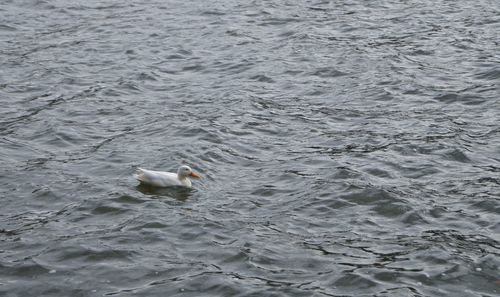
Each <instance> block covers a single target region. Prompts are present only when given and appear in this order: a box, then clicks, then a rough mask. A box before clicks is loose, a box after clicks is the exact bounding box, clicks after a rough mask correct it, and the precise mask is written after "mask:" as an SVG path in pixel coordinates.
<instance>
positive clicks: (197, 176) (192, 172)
mask: <svg viewBox="0 0 500 297" xmlns="http://www.w3.org/2000/svg"><path fill="white" fill-rule="evenodd" d="M189 176H192V177H194V178H201V176H200V175H199V174H198V173H196V172H194V171H191V173H190V174H189Z"/></svg>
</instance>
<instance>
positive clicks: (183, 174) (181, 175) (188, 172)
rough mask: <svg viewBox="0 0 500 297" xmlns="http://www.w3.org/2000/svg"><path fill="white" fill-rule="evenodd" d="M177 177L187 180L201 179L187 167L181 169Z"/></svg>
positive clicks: (183, 166)
mask: <svg viewBox="0 0 500 297" xmlns="http://www.w3.org/2000/svg"><path fill="white" fill-rule="evenodd" d="M177 176H179V178H180V179H182V178H186V177H194V178H200V176H199V175H198V173H196V172H194V171H193V170H192V169H191V167H189V166H187V165H182V166H181V167H179V170H177Z"/></svg>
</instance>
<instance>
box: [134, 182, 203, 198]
mask: <svg viewBox="0 0 500 297" xmlns="http://www.w3.org/2000/svg"><path fill="white" fill-rule="evenodd" d="M135 188H136V189H137V190H138V191H139V192H141V193H142V194H144V195H151V196H166V197H171V198H175V199H176V200H179V201H182V202H184V201H186V200H187V199H188V198H189V197H191V196H192V195H193V194H192V193H193V189H189V188H186V187H168V188H161V187H154V186H150V185H145V184H142V183H141V184H139V185H138V186H136V187H135Z"/></svg>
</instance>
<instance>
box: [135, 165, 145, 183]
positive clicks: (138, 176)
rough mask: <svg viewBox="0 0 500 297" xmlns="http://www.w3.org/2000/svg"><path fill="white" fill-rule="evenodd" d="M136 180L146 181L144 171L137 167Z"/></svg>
mask: <svg viewBox="0 0 500 297" xmlns="http://www.w3.org/2000/svg"><path fill="white" fill-rule="evenodd" d="M133 176H134V178H135V179H136V180H138V181H141V182H142V181H144V178H145V176H144V169H142V168H140V167H137V169H136V171H135V173H134V174H133Z"/></svg>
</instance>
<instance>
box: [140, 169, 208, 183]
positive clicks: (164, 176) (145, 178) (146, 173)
mask: <svg viewBox="0 0 500 297" xmlns="http://www.w3.org/2000/svg"><path fill="white" fill-rule="evenodd" d="M189 176H191V177H195V178H199V177H200V176H199V175H198V174H196V173H195V172H193V171H192V170H191V168H189V166H185V165H184V166H181V167H179V170H177V173H173V172H164V171H154V170H147V169H143V168H137V173H136V174H135V175H134V177H135V178H136V179H137V180H138V181H140V182H141V183H143V184H147V185H150V186H155V187H175V186H181V187H186V188H191V180H189Z"/></svg>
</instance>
